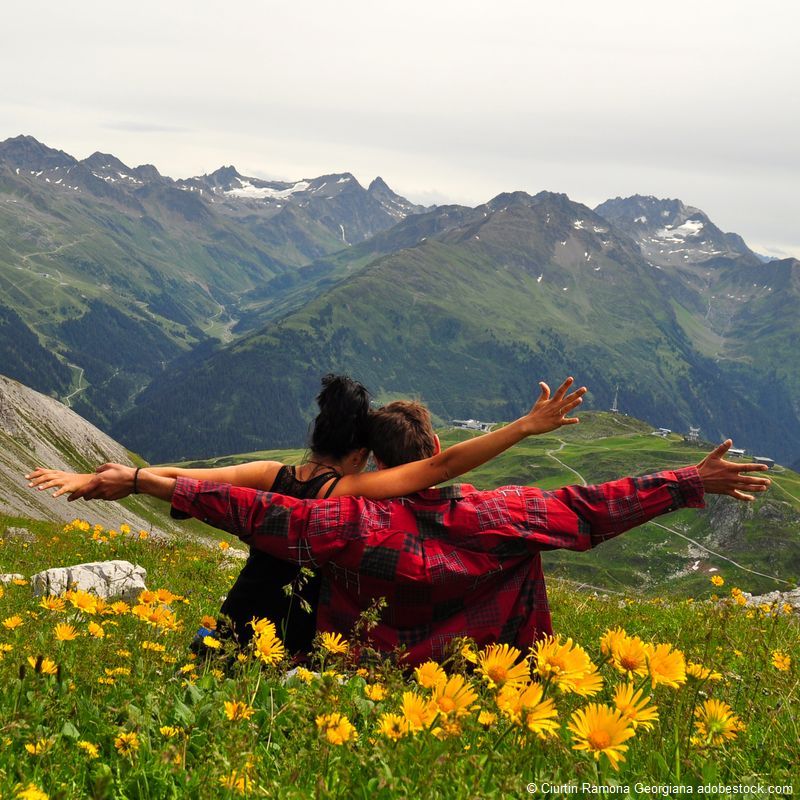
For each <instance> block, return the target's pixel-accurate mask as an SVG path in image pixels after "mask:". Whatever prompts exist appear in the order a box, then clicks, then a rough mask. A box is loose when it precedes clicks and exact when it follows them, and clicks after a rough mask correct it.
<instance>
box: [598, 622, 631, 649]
mask: <svg viewBox="0 0 800 800" xmlns="http://www.w3.org/2000/svg"><path fill="white" fill-rule="evenodd" d="M628 638H630V637H629V636H628V634H627V633H626V632H625V630H624V628H620V627H619V626H617V627H616V628H609V629H608V630H607V631H606V632H605V633H604V634H603V635H602V636H601V637H600V652H601V653H603V655H606V656H610V655H611V654H612V653H613V652H614V647H615V646H616V644H617V642H619V641H621V640H622V639H628Z"/></svg>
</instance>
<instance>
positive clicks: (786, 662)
mask: <svg viewBox="0 0 800 800" xmlns="http://www.w3.org/2000/svg"><path fill="white" fill-rule="evenodd" d="M772 666H773V667H775V669H779V670H780V671H781V672H788V671H789V669H790V668H791V666H792V657H791V656H790V655H789V654H788V653H784V652H783V651H781V650H773V651H772Z"/></svg>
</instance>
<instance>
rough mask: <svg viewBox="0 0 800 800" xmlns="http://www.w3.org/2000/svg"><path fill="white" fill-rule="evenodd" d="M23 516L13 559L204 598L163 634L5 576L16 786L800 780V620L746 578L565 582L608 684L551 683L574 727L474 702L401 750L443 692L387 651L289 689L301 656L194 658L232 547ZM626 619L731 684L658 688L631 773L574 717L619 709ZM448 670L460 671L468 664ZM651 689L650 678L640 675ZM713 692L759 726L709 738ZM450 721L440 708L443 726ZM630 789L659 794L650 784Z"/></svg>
mask: <svg viewBox="0 0 800 800" xmlns="http://www.w3.org/2000/svg"><path fill="white" fill-rule="evenodd" d="M90 521H91V520H90ZM6 524H7V523H3V524H0V560H2V563H3V566H4V568H5V569H8V570H11V571H14V572H20V573H22V574H24V575H26V576H29V575H31V574H32V573H33V572H35V571H36V570H38V569H41V568H44V567H48V566H53V565H55V564H71V563H77V562H80V561H84V560H95V559H98V558H124V559H128V560H130V561H132V562H134V563H137V564H141V565H142V566H144V567H146V569H147V570H148V579H147V583H148V587H150V588H151V589H153V590H155V589H158V588H165V589H169V590H170V591H172V592H173V593H176V594H178V595H182V596H183V597H184V598H185V600H175V601H173V602H171V604H170V608H171V609H172V610H173V611H174V612H175V617H176V624H175V625H173V626H167V627H166V628H164V627H161V628H160V627H157V626H153V625H149V624H147V623H146V622H143V621H142V620H140V619H139V618H137V617H135V616H134V615H132V614H130V613H126V614H121V615H94V616H89V615H86V614H83V613H80V612H78V611H76V610H75V609H71V608H70V606H69V604H67V607H68V609H70V610H67V611H62V612H56V611H48V610H45V609H43V608H41V607H40V606H39V605H38V601H37V599H36V598H34V597H32V595H31V592H30V587H29V586H27V585H22V586H17V585H13V584H12V585H9V586H6V587H5V589H4V591H3V594H2V596H0V644H2V645H7V646H8V647H4V648H2V650H3V657H2V659H0V742H1V743H2V747H0V797H3V798H14V797H15V796H17V795H18V793H19V792H20V791H21V789H22V787H28V786H29V785H30V784H33V785H34V786H35V787H37V788H38V789H39V790H41V791H43V792H45V793H46V794H47V796H49V797H50V798H59V799H60V800H72V798H98V799H99V798H120V799H121V798H125V799H126V800H132V799H133V798H137V800H145V799H149V798H153V799H155V798H175V799H176V800H177V798H181V799H182V798H198V799H200V798H229V797H240V796H247V797H285V798H298V799H299V798H308V797H325V798H328V797H336V798H348V799H349V798H353V797H364V798H367V797H368V798H375V799H382V798H394V797H419V798H463V797H475V798H477V797H480V798H507V797H523V796H527V795H526V789H525V787H526V785H527V784H528V783H530V782H537V783H538V784H540V785H541V784H542V783H543V782H545V781H549V782H551V783H569V782H575V783H576V785H578V786H579V785H580V783H581V782H587V783H589V784H596V783H598V782H616V783H618V784H628V785H631V786H633V785H634V784H635V782H637V781H642V782H646V783H657V784H679V785H683V786H691V787H695V791H696V787H697V786H699V785H701V784H708V783H712V784H720V783H721V784H726V785H734V784H748V785H751V784H758V783H761V784H765V785H766V784H772V785H791V784H792V781H793V780H796V765H797V763H798V761H800V747H798V742H799V741H800V738H799V737H798V730H797V719H798V717H800V708H798V699H797V692H796V686H797V681H798V667H797V653H798V649H799V648H798V645H800V630H799V629H798V619H797V615H796V614H795V615H789V614H785V613H782V612H779V613H769V614H765V613H763V612H760V611H757V610H750V609H747V608H740V607H738V606H736V605H735V604H733V603H731V602H730V601H720V602H713V601H712V600H711V595H712V592H713V591H721V592H725V593H727V592H726V590H727V589H728V588H729V586H730V585H731V583H730V579H729V581H728V585H727V586H726V587H725V588H724V589H722V590H717V589H715V588H714V587H712V586H711V585H710V584H709V583H708V581H707V580H706V581H705V583H704V585H703V586H702V587H701V588H700V589H699V590H698V592H697V593H696V594H695V595H694V597H689V596H684V597H682V598H673V599H669V600H667V599H662V598H653V599H650V600H642V599H637V598H634V597H627V598H625V597H622V596H611V597H603V596H594V595H592V594H590V593H586V592H581V591H577V590H576V588H575V586H574V585H573V584H571V583H568V582H565V581H561V580H558V579H551V581H550V601H551V606H552V612H553V621H554V626H555V628H556V630H557V631H558V632H559V633H561V634H563V635H564V636H570V637H572V638H573V639H574V640H575V641H576V642H578V643H580V644H581V645H583V646H584V647H585V648H586V650H587V652H588V654H589V655H590V657H591V658H592V659H593V660H594V661H595V663H597V664H601V666H600V672H601V674H602V676H603V678H604V682H605V686H604V688H603V689H602V690H601V692H600V693H599V694H598V695H596V696H595V697H592V698H590V699H586V700H585V699H582V698H580V697H578V696H577V695H575V694H572V693H562V692H559V691H555V689H554V688H553V687H552V686H551V687H550V688H549V689H548V693H549V695H550V696H551V697H552V698H553V699H554V700H555V705H556V708H557V710H558V724H559V727H558V730H557V732H556V735H555V736H553V737H550V738H548V739H546V740H541V739H539V738H538V737H537V736H535V735H533V734H531V733H528V732H527V730H526V729H525V728H524V727H522V726H520V725H517V724H514V723H513V722H510V721H509V720H508V719H507V718H505V717H504V716H503V715H502V713H499V719H498V720H497V722H496V723H493V724H491V725H488V726H485V727H484V726H483V725H480V724H479V723H478V722H477V711H476V710H473V711H471V712H469V713H468V714H467V715H465V716H464V717H463V719H462V720H461V721H460V723H459V730H458V731H457V732H456V731H455V730H454V731H452V732H451V733H450V735H444V738H441V739H439V738H437V737H436V736H434V735H433V733H431V732H430V731H421V732H419V733H417V734H415V735H413V736H412V735H409V736H406V737H404V738H402V739H401V740H400V741H397V742H392V741H390V740H388V739H386V738H385V737H384V736H382V735H380V734H379V733H378V731H377V728H378V720H379V718H380V716H381V714H383V713H385V712H393V713H394V712H397V711H398V710H399V708H400V704H401V697H402V693H403V692H405V691H417V692H418V693H419V694H420V695H423V696H426V695H427V691H426V690H423V689H421V688H420V687H418V686H417V685H416V683H415V681H414V680H413V677H412V676H410V675H408V674H404V673H402V672H400V671H399V670H398V669H396V668H395V667H393V666H392V665H390V664H388V663H383V662H380V661H373V662H369V663H368V664H367V666H366V669H367V670H368V671H367V673H366V674H364V675H358V674H356V671H355V667H356V665H355V664H352V663H350V662H349V661H347V660H341V659H338V658H337V657H332V656H330V655H328V656H327V657H326V658H325V664H324V668H325V669H333V670H334V671H335V672H336V673H337V675H338V676H340V677H338V678H335V677H333V676H328V677H324V678H322V679H315V680H312V682H311V683H309V684H305V683H303V682H301V681H299V680H297V679H295V680H293V681H289V682H288V683H285V682H284V681H283V680H282V676H283V674H284V672H285V669H286V666H285V665H284V664H279V665H277V666H272V667H260V666H259V664H258V663H257V662H255V661H254V660H253V659H252V658H248V659H247V660H246V661H245V662H244V663H242V664H238V665H235V666H234V667H233V668H232V669H231V670H230V671H228V672H225V671H223V667H224V657H222V658H220V659H219V660H217V661H214V660H211V661H209V662H204V663H201V662H198V661H192V660H191V658H190V657H189V655H188V651H187V643H188V641H189V639H190V638H191V636H192V634H193V632H194V630H195V629H196V627H197V625H198V624H199V622H200V620H201V617H202V616H203V615H205V614H210V615H214V614H215V613H216V612H217V610H218V607H219V602H220V596H221V595H223V594H224V593H225V591H226V590H227V588H228V587H229V585H230V583H231V580H232V574H231V572H230V571H229V570H228V569H220V566H221V565H222V564H223V562H224V559H225V556H224V553H223V552H222V551H221V550H219V549H211V550H209V549H206V548H203V547H200V546H198V545H197V544H196V543H194V542H193V541H188V540H185V541H176V542H174V543H158V542H153V541H152V540H139V539H138V538H135V537H130V536H117V537H116V538H114V539H110V540H109V541H107V542H98V541H94V540H93V539H92V537H91V531H89V532H83V531H80V530H66V531H65V530H61V529H60V528H58V527H56V526H53V525H51V524H48V523H36V522H28V524H27V526H26V527H29V529H31V530H32V531H33V532H34V533H35V535H36V538H37V541H36V542H35V543H34V544H32V545H30V546H24V545H20V544H19V543H18V542H17V541H15V540H13V539H11V538H5V539H4V538H3V537H2V531H4V529H5V525H6ZM102 535H105V536H107V535H108V534H107V532H105V533H104V534H102ZM725 577H726V578H729V576H728V575H727V574H725ZM742 588H744V589H747V588H748V586H747V585H746V584H742ZM17 615H18V616H19V617H20V618H21V620H22V624H21V625H20V626H19V627H17V628H16V629H14V630H10V629H8V627H7V626H4V625H3V624H2V622H3V621H5V620H8V619H10V618H12V617H14V616H17ZM92 621H95V622H98V621H99V622H100V623H102V627H103V629H104V632H105V636H104V638H102V639H99V638H95V637H93V636H91V635H89V633H88V625H89V623H90V622H92ZM57 622H68V623H70V624H72V625H74V627H75V628H76V629H77V631H78V633H79V637H78V638H77V639H76V640H74V641H68V642H58V641H57V640H56V638H55V635H54V626H55V624H56V623H57ZM618 625H621V626H624V627H625V629H626V630H627V631H628V633H629V634H631V635H633V634H636V635H639V636H641V637H642V639H643V640H645V641H652V642H667V643H671V644H673V645H674V646H676V647H678V648H680V649H681V651H682V652H683V653H684V654H685V656H686V658H687V659H690V660H693V661H698V662H701V663H702V664H704V665H705V666H707V667H711V668H713V669H715V670H717V671H718V672H720V673H721V676H722V679H721V680H720V681H715V682H711V681H708V682H706V683H700V684H698V683H696V682H693V681H691V680H690V681H689V682H687V683H686V684H684V685H682V686H681V687H680V688H678V689H672V688H668V687H665V686H657V687H656V688H655V690H653V697H652V702H653V703H655V704H656V705H657V706H658V711H659V716H660V720H659V721H658V722H657V723H656V724H655V728H654V729H653V730H652V731H647V730H643V729H638V730H637V733H636V736H635V737H634V738H633V739H632V740H630V741H629V742H628V744H629V746H630V749H629V750H628V751H627V753H626V754H625V759H626V760H625V762H624V763H622V765H621V769H620V771H619V773H615V772H614V771H613V770H612V769H611V768H610V766H609V764H608V763H607V762H606V758H605V756H602V757H601V759H600V761H599V762H598V763H597V764H596V763H595V761H594V760H593V759H592V758H591V757H588V756H586V755H585V754H582V753H580V752H578V751H575V750H574V749H572V745H573V744H574V741H573V739H572V737H571V734H570V733H569V732H568V730H567V723H568V721H569V718H570V715H571V713H572V712H573V711H574V710H575V709H576V708H578V707H582V706H584V705H585V704H586V703H587V702H590V701H592V702H601V703H609V702H612V690H613V687H614V686H615V685H617V684H618V683H619V681H620V679H621V678H620V675H619V674H618V673H617V672H616V670H615V669H614V668H613V667H612V666H611V665H609V664H602V663H601V659H602V654H601V652H600V649H599V638H600V636H601V635H602V634H603V633H604V631H606V630H607V629H608V628H611V627H614V626H618ZM146 641H147V642H155V643H157V644H158V645H160V646H162V647H163V648H164V650H163V652H156V651H154V650H151V649H145V647H144V646H143V645H144V642H146ZM776 650H780V651H783V652H785V653H788V654H791V655H792V656H793V662H792V664H791V667H790V669H789V670H788V671H786V672H784V671H779V670H778V669H776V668H775V667H774V666H773V665H772V663H771V661H772V654H773V652H774V651H776ZM39 657H46V658H49V659H52V661H53V662H54V663H55V664H56V665H57V669H58V674H57V675H53V676H48V675H43V674H38V673H37V672H36V670H35V668H34V667H32V666H31V665H30V663H29V661H28V659H31V660H32V661H33V663H34V665H35V664H36V662H37V659H38V658H39ZM445 668H446V669H447V671H448V672H450V673H456V672H459V671H460V670H461V662H458V663H457V662H455V661H454V662H452V663H448V664H446V665H445ZM100 679H102V682H101V681H100ZM365 681H366V682H368V683H370V684H374V683H381V684H382V685H383V686H384V687H385V689H386V693H387V696H386V698H385V699H383V700H381V701H377V702H374V701H372V700H370V699H368V698H367V697H365V693H364V686H365ZM467 681H468V682H469V683H470V684H471V685H472V686H473V687H474V690H475V691H476V693H477V695H478V700H477V705H479V706H480V707H481V708H483V709H486V710H488V711H493V712H495V713H498V709H497V707H496V704H495V693H494V692H493V691H491V690H490V689H489V688H488V687H487V686H486V684H485V683H483V682H481V681H480V680H479V677H478V676H477V675H476V674H470V673H469V672H467ZM637 683H639V684H644V680H642V679H638V678H637ZM647 685H648V686H649V683H648V684H647ZM708 697H711V698H714V699H717V700H721V701H723V702H725V703H727V704H729V705H730V707H731V708H732V710H733V712H734V713H736V714H737V715H738V716H739V717H740V718H741V719H742V720H743V721H744V722H745V723H746V729H745V730H744V731H741V732H740V733H739V734H738V735H737V736H736V738H734V739H732V740H731V741H729V742H727V743H726V744H725V745H723V746H720V747H710V748H707V747H701V746H700V745H699V744H697V743H692V741H691V738H692V736H693V734H694V733H695V731H694V728H693V725H692V713H693V709H694V708H695V707H696V706H697V705H698V704H700V703H701V702H702V701H703V700H704V699H706V698H708ZM226 701H227V702H231V701H240V702H243V703H246V704H247V705H248V706H250V707H251V708H252V709H253V713H252V716H251V717H250V718H249V719H239V720H235V721H231V720H229V719H228V718H227V716H226V713H225V705H224V704H225V702H226ZM332 712H336V713H341V714H344V715H346V717H347V718H348V720H349V721H350V722H351V723H352V724H353V725H354V726H355V729H356V732H357V736H358V738H357V740H356V741H354V742H350V743H347V744H344V745H341V746H337V745H333V744H329V743H328V742H327V741H325V740H324V739H323V738H322V737H321V736H320V734H319V732H318V729H317V725H316V724H315V719H316V717H317V716H318V715H320V714H325V713H332ZM441 723H442V720H441V718H440V719H439V720H438V721H437V723H435V724H434V727H436V726H437V725H438V726H441ZM164 726H172V727H173V728H176V729H178V731H179V732H178V734H177V735H176V736H174V737H172V738H169V737H167V736H166V735H165V734H164V733H162V732H161V728H162V727H164ZM121 733H135V734H136V736H137V739H138V743H139V746H138V748H137V749H136V750H135V752H133V753H131V754H130V755H124V754H122V753H120V752H118V750H117V748H116V747H115V740H116V738H117V737H118V736H119V735H120V734H121ZM42 740H43V741H44V742H45V752H43V753H41V754H38V755H36V754H31V753H30V752H28V750H27V749H26V745H31V746H34V745H35V744H36V743H37V742H41V741H42ZM78 742H89V743H90V744H92V745H94V746H95V747H96V748H97V751H98V755H97V757H96V758H92V757H90V754H89V753H87V752H86V751H85V750H83V749H81V747H80V746H79V745H78ZM232 776H233V779H232ZM242 776H246V777H247V785H246V789H245V788H243V789H242V791H239V790H237V789H236V788H235V786H234V787H233V788H226V786H225V785H224V783H223V782H226V781H230V782H231V783H232V784H235V783H236V780H237V779H239V778H241V777H242ZM796 788H798V787H797V786H796V785H795V789H796ZM576 793H577V795H578V796H584V794H585V793H581V792H580V791H578V792H576ZM631 795H632V796H645V795H643V794H641V793H640V794H637V793H636V792H635V791H632V792H631ZM537 796H542V797H543V796H545V795H542V794H540V795H537ZM755 796H766V795H759V794H758V793H756V794H755ZM773 796H775V795H773ZM777 796H782V795H781V794H780V793H778V795H777ZM783 796H788V795H783Z"/></svg>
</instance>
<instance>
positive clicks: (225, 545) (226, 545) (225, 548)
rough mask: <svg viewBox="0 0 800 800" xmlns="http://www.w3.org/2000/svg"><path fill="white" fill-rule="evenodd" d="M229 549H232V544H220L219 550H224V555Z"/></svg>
mask: <svg viewBox="0 0 800 800" xmlns="http://www.w3.org/2000/svg"><path fill="white" fill-rule="evenodd" d="M229 547H230V544H228V542H220V543H219V549H220V550H222V552H223V553H224V552H225V551H226V550H227V549H228V548H229Z"/></svg>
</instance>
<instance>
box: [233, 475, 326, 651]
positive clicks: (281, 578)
mask: <svg viewBox="0 0 800 800" xmlns="http://www.w3.org/2000/svg"><path fill="white" fill-rule="evenodd" d="M341 477H342V476H341V475H339V473H338V472H334V471H333V470H328V471H326V472H322V473H320V474H319V475H315V476H314V477H313V478H311V479H310V480H307V481H301V480H300V479H299V478H298V477H297V470H296V469H295V467H293V466H287V465H284V466H283V467H281V468H280V470H279V471H278V474H277V475H276V476H275V480H274V481H273V483H272V487H271V488H270V491H271V492H275V493H276V494H284V495H288V496H289V497H297V498H299V499H301V500H307V499H313V498H316V497H317V496H318V494H319V492H320V489H322V487H323V486H324V485H325V484H326V483H328V481H331V480H332V481H333V482H332V483H331V485H330V486H329V487H328V490H327V491H326V492H325V497H328V496H329V495H330V493H331V492H332V491H333V489H334V487H335V486H336V484H337V483H338V482H339V480H340V479H341ZM299 575H300V567H298V566H297V565H296V564H291V563H289V562H288V561H282V560H281V559H279V558H275V556H271V555H269V554H268V553H265V552H264V551H262V550H256V549H255V548H253V547H251V548H250V555H249V556H248V559H247V561H246V562H245V565H244V567H243V568H242V571H241V572H240V573H239V576H238V577H237V578H236V582H235V583H234V584H233V586H232V587H231V590H230V592H229V593H228V596H227V597H226V598H225V602H224V603H223V604H222V608H221V609H220V613H221V614H222V616H223V619H222V620H220V623H219V625H218V629H219V630H220V633H222V634H223V635H225V634H226V633H227V634H229V635H233V636H234V637H235V638H236V640H237V641H238V642H239V644H240V645H242V646H243V645H246V644H247V643H248V642H249V641H250V640H251V639H252V638H253V629H252V627H251V626H250V624H249V623H250V621H251V620H252V619H253V617H255V618H257V619H265V618H266V619H269V620H270V621H271V622H274V623H275V627H276V628H277V629H278V635H279V636H280V637H281V639H282V640H283V643H284V645H285V646H286V650H287V652H288V653H291V654H295V653H307V652H309V651H310V650H311V643H312V641H313V639H314V634H315V633H316V628H317V606H318V604H319V590H320V584H321V578H320V576H319V575H318V574H314V576H313V577H311V578H309V579H308V581H307V583H305V585H304V586H302V587H301V588H299V589H297V588H295V590H294V592H293V593H292V594H290V595H288V596H287V594H286V593H285V592H284V588H283V587H284V586H286V585H287V584H294V583H295V582H296V581H297V579H298V577H299ZM301 600H305V601H306V603H308V605H309V606H310V607H311V612H310V613H309V612H308V611H305V610H303V606H304V605H305V603H303V602H301Z"/></svg>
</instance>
